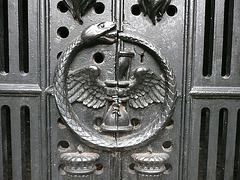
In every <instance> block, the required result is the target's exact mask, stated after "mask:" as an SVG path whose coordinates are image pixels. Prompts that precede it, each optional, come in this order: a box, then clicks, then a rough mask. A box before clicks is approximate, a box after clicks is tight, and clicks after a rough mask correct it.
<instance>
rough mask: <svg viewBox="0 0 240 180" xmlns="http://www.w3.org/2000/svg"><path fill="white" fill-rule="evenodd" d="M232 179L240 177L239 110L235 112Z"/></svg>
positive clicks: (237, 179) (236, 179)
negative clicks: (235, 126)
mask: <svg viewBox="0 0 240 180" xmlns="http://www.w3.org/2000/svg"><path fill="white" fill-rule="evenodd" d="M233 177H234V180H239V179H240V110H238V114H237V131H236V142H235V157H234V176H233Z"/></svg>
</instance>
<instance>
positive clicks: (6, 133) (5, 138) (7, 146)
mask: <svg viewBox="0 0 240 180" xmlns="http://www.w3.org/2000/svg"><path fill="white" fill-rule="evenodd" d="M10 118H11V116H10V108H9V107H8V106H2V108H1V126H2V152H3V169H4V177H3V179H4V180H7V179H12V146H11V119H10Z"/></svg>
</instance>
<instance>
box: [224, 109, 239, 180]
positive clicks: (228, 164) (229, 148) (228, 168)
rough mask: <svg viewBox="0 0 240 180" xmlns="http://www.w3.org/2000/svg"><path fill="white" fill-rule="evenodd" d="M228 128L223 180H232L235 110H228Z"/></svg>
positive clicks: (235, 123) (235, 124)
mask: <svg viewBox="0 0 240 180" xmlns="http://www.w3.org/2000/svg"><path fill="white" fill-rule="evenodd" d="M228 111H229V113H228V128H227V132H228V133H227V142H226V155H225V159H226V160H225V169H224V180H232V179H233V170H234V154H235V153H234V152H235V139H236V126H237V113H238V112H237V109H236V108H232V109H228Z"/></svg>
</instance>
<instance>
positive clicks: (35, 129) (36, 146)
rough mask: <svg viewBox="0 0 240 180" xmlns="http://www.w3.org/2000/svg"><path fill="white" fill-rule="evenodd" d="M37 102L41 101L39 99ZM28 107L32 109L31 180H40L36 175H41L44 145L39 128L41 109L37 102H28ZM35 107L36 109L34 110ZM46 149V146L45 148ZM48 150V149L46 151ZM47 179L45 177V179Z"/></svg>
mask: <svg viewBox="0 0 240 180" xmlns="http://www.w3.org/2000/svg"><path fill="white" fill-rule="evenodd" d="M36 101H40V99H39V98H37V99H36ZM28 107H29V109H30V119H29V120H30V141H31V142H30V151H31V156H30V159H31V162H30V163H31V180H38V179H39V177H38V176H36V174H39V175H40V172H41V163H40V162H42V156H41V149H42V145H41V144H40V142H41V137H40V135H41V134H40V132H39V129H40V128H39V127H40V119H41V115H40V113H39V110H40V108H39V107H36V103H35V101H31V102H28ZM33 107H35V108H33ZM43 147H44V146H43ZM45 150H46V149H45ZM44 178H45V177H43V179H44Z"/></svg>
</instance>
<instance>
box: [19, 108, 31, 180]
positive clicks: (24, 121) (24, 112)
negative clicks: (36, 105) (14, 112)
mask: <svg viewBox="0 0 240 180" xmlns="http://www.w3.org/2000/svg"><path fill="white" fill-rule="evenodd" d="M20 117H21V133H22V137H21V139H22V146H21V147H22V152H23V153H22V167H23V169H22V172H23V179H31V176H30V171H31V158H30V155H31V151H30V145H31V141H30V139H31V136H30V111H29V107H28V106H22V107H21V109H20Z"/></svg>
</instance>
